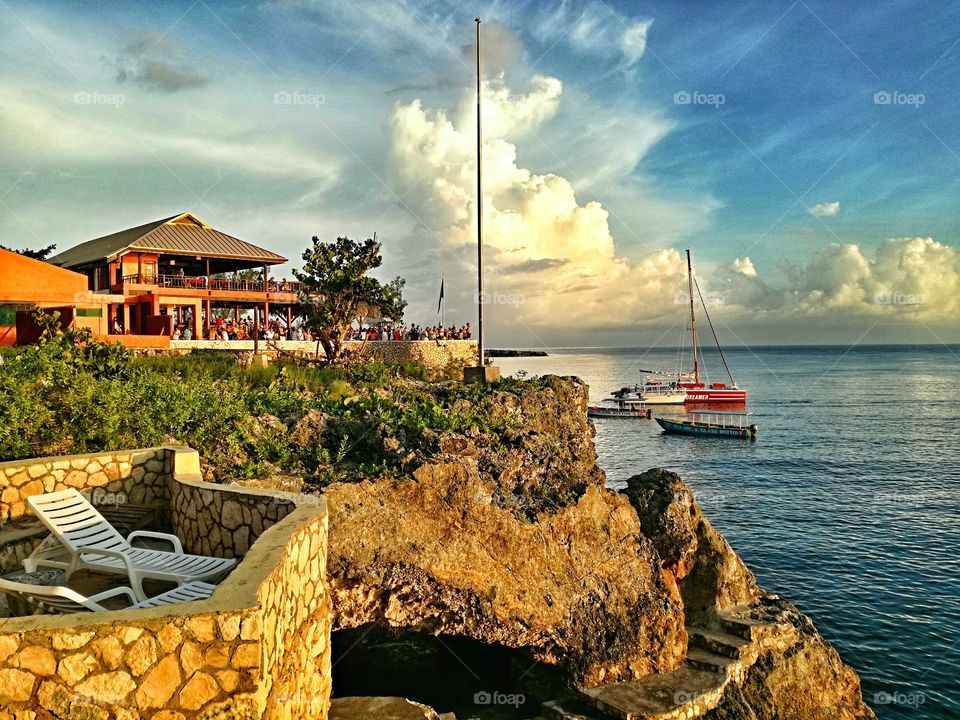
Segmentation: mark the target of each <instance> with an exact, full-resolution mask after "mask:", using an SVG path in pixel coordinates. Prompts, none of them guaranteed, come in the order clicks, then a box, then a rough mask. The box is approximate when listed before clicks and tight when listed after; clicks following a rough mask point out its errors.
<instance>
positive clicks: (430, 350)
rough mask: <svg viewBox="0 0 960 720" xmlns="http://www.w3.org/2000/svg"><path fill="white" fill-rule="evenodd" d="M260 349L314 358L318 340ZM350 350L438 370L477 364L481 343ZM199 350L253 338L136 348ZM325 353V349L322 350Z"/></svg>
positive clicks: (355, 345)
mask: <svg viewBox="0 0 960 720" xmlns="http://www.w3.org/2000/svg"><path fill="white" fill-rule="evenodd" d="M259 347H260V350H262V351H264V352H267V353H271V352H276V351H277V350H280V351H282V352H284V353H292V354H294V355H297V356H305V357H313V356H314V355H316V352H317V343H316V342H306V341H298V340H278V341H271V342H267V341H263V342H261V343H260V344H259ZM344 347H345V349H346V350H348V351H352V352H356V353H358V354H361V355H363V356H365V357H373V358H376V359H378V360H382V361H384V362H390V363H403V362H418V363H421V364H423V365H426V366H427V367H429V368H433V369H435V370H442V369H443V368H445V367H447V365H449V364H450V363H451V362H455V363H463V364H468V365H469V364H476V357H477V343H476V341H474V340H446V341H442V342H440V343H437V342H436V341H435V340H416V341H414V340H401V341H400V342H394V341H392V340H386V341H380V340H370V341H366V342H363V341H356V340H350V341H347V342H346V343H344ZM195 350H229V351H232V352H236V353H241V352H247V353H249V352H251V351H252V350H253V341H252V340H229V341H222V340H173V341H171V342H170V347H169V348H167V349H150V350H146V349H145V350H140V351H138V350H135V351H134V352H135V353H136V354H144V355H189V354H190V353H191V352H194V351H195ZM320 352H321V354H322V353H323V348H322V347H321V349H320Z"/></svg>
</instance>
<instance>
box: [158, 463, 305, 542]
mask: <svg viewBox="0 0 960 720" xmlns="http://www.w3.org/2000/svg"><path fill="white" fill-rule="evenodd" d="M185 457H186V456H177V458H176V460H177V462H179V463H183V462H184V461H185V460H184V458H185ZM195 472H196V473H198V474H199V472H200V469H199V467H197V468H196V469H195ZM178 474H179V475H181V476H182V475H183V474H184V473H182V472H181V473H178ZM170 495H171V501H170V508H171V511H172V512H171V520H172V522H173V528H174V532H175V533H176V534H177V535H178V536H179V537H180V538H181V539H182V540H183V548H184V550H185V551H186V552H190V553H197V554H200V555H217V556H220V557H243V556H244V555H246V554H247V550H248V549H249V547H250V546H251V545H252V544H253V542H254V540H256V539H257V538H258V537H260V535H262V534H263V532H264V531H265V530H266V529H267V528H269V527H271V526H272V525H275V524H276V523H277V522H279V521H280V520H282V519H283V518H285V517H286V516H287V515H289V514H290V513H291V512H293V511H294V510H295V509H296V507H297V503H298V502H299V503H303V502H306V501H312V499H313V498H311V497H308V496H300V495H296V494H294V493H280V492H271V491H269V490H263V489H260V488H247V487H232V486H225V485H214V484H211V483H205V482H202V481H192V480H177V481H173V480H171V482H170Z"/></svg>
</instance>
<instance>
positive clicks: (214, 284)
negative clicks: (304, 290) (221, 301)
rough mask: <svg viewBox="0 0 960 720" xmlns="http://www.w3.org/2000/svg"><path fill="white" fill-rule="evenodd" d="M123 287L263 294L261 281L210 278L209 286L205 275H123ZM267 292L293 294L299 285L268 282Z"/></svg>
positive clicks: (276, 281)
mask: <svg viewBox="0 0 960 720" xmlns="http://www.w3.org/2000/svg"><path fill="white" fill-rule="evenodd" d="M121 280H122V281H123V284H124V285H159V286H160V287H167V288H185V289H188V290H235V291H236V290H239V291H243V292H263V291H264V288H263V280H245V279H241V278H217V277H212V278H210V282H209V286H208V284H207V277H206V276H205V275H200V276H191V275H146V274H144V275H124V276H123V277H122V278H121ZM267 285H268V290H269V291H270V292H273V293H277V292H289V293H295V292H299V290H300V283H298V282H290V281H286V282H284V281H278V280H274V281H269V282H268V283H267Z"/></svg>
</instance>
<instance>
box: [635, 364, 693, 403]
mask: <svg viewBox="0 0 960 720" xmlns="http://www.w3.org/2000/svg"><path fill="white" fill-rule="evenodd" d="M682 377H684V375H683V374H682V373H680V374H672V373H661V372H656V371H653V370H650V371H647V377H644V379H643V385H641V386H640V387H638V388H637V391H638V392H639V393H640V396H641V397H642V398H643V401H644V402H645V403H647V405H683V404H684V403H685V402H686V400H687V391H686V390H685V389H684V388H682V387H680V385H679V381H680V379H681V378H682ZM691 377H692V376H691Z"/></svg>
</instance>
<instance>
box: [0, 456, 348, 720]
mask: <svg viewBox="0 0 960 720" xmlns="http://www.w3.org/2000/svg"><path fill="white" fill-rule="evenodd" d="M132 452H133V453H136V452H140V451H132ZM165 453H166V454H167V455H168V457H167V458H166V459H167V460H168V462H169V467H170V468H171V476H170V483H171V484H172V485H173V486H176V484H177V483H180V482H183V483H187V484H189V485H190V486H191V487H192V488H194V489H196V490H197V491H198V492H197V494H196V497H206V494H203V495H201V494H200V491H203V492H204V493H207V492H209V493H213V494H214V496H216V494H218V493H227V494H228V495H229V497H230V498H232V499H234V500H235V499H236V498H237V497H238V495H242V494H244V493H247V492H249V491H250V490H252V489H245V488H240V489H233V488H225V487H221V486H217V485H212V484H209V483H204V482H202V481H201V480H200V479H199V477H200V476H199V457H198V456H197V454H196V452H195V451H192V450H189V449H186V448H169V449H166V450H165ZM38 462H39V461H38ZM260 492H262V491H258V492H256V493H253V494H254V495H256V496H257V497H258V500H257V502H258V503H259V502H263V498H262V497H261V496H260ZM180 496H181V497H182V495H180ZM305 500H306V498H305ZM308 500H309V501H308V502H307V503H306V504H305V505H303V506H302V507H295V506H294V507H292V508H291V511H290V512H289V513H288V514H287V515H286V517H284V518H283V519H282V520H279V521H278V522H276V524H274V525H272V526H271V527H269V528H267V529H265V530H264V531H263V533H262V535H260V536H259V539H258V540H257V542H256V544H255V545H253V546H252V547H251V548H250V549H249V551H248V552H247V555H246V558H245V560H244V561H243V562H241V563H240V564H239V565H238V566H237V568H236V569H234V571H233V572H232V573H231V574H230V575H229V576H228V577H227V578H226V579H225V580H224V581H223V582H222V583H221V584H220V585H219V586H218V588H217V590H216V591H215V592H214V594H213V596H212V597H210V598H209V599H207V600H203V601H198V602H191V603H182V604H179V605H171V606H165V607H160V608H150V609H146V610H132V609H131V610H119V611H114V612H101V613H80V614H75V615H59V616H51V615H41V616H32V617H28V618H10V619H0V720H12V719H15V720H21V719H22V720H35V719H36V718H38V717H39V718H43V717H51V716H55V717H77V718H81V717H82V718H90V719H91V720H108V719H110V718H119V719H121V720H187V719H188V718H199V717H201V716H205V717H210V716H212V715H217V714H219V716H223V717H231V718H238V719H243V720H246V719H249V720H267V719H269V720H273V719H274V718H277V719H281V718H282V719H284V720H285V719H287V718H289V719H291V720H293V719H297V720H300V719H302V720H308V719H309V720H313V718H320V719H321V720H323V719H324V718H326V716H327V710H328V707H329V695H330V687H331V685H330V629H331V608H330V596H329V593H328V590H327V583H326V552H327V510H326V503H325V501H324V500H323V499H322V498H309V499H308ZM238 504H240V505H241V507H248V506H249V505H247V504H245V503H238ZM281 505H282V504H278V505H276V507H278V508H279V507H281ZM223 506H224V503H220V502H216V501H215V502H213V503H211V505H210V507H223ZM283 506H284V507H285V505H283ZM267 507H271V505H270V504H269V503H268V504H267Z"/></svg>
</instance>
